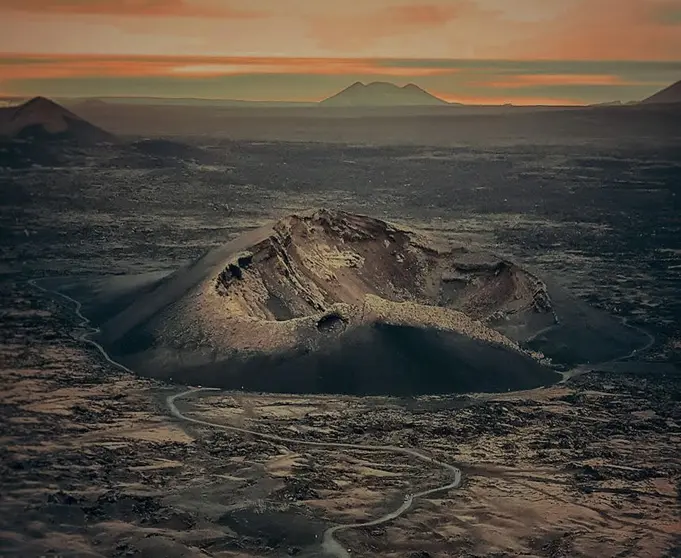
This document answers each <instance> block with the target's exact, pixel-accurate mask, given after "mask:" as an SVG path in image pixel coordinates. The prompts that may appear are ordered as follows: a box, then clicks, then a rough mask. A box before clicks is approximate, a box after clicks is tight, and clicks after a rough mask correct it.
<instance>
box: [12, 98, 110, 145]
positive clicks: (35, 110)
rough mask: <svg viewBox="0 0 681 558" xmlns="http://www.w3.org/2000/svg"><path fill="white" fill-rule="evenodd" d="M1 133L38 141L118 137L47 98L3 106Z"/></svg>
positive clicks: (94, 141)
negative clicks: (16, 105)
mask: <svg viewBox="0 0 681 558" xmlns="http://www.w3.org/2000/svg"><path fill="white" fill-rule="evenodd" d="M0 136H5V137H8V138H13V139H24V140H35V141H45V140H68V141H72V142H76V143H82V144H92V143H98V142H106V141H113V140H114V139H115V138H114V136H113V135H112V134H109V133H108V132H105V131H104V130H102V129H101V128H98V127H97V126H94V125H93V124H90V123H89V122H87V121H85V120H83V119H82V118H80V117H79V116H77V115H75V114H74V113H72V112H71V111H69V110H67V109H65V108H64V107H62V106H61V105H58V104H57V103H55V102H53V101H50V100H49V99H46V98H44V97H35V98H34V99H31V100H30V101H28V102H26V103H24V104H23V105H20V106H18V107H13V108H5V109H2V114H0Z"/></svg>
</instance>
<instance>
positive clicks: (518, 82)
mask: <svg viewBox="0 0 681 558" xmlns="http://www.w3.org/2000/svg"><path fill="white" fill-rule="evenodd" d="M640 84H641V82H634V81H628V80H625V79H623V78H622V77H621V76H618V75H613V74H516V75H510V76H504V77H503V78H502V79H495V80H490V81H483V82H480V83H478V84H476V85H479V86H481V87H495V88H505V89H506V88H508V89H523V88H527V87H538V86H549V87H564V86H566V85H583V86H590V85H594V86H608V85H612V86H622V85H640Z"/></svg>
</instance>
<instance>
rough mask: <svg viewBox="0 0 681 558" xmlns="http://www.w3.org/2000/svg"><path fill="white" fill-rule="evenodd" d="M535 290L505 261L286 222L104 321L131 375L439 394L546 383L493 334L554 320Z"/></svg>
mask: <svg viewBox="0 0 681 558" xmlns="http://www.w3.org/2000/svg"><path fill="white" fill-rule="evenodd" d="M553 319H554V318H553V313H552V308H551V302H550V299H549V296H548V294H547V292H546V289H545V287H544V284H543V283H542V282H541V281H540V280H539V279H538V278H536V277H535V276H533V275H532V274H530V273H528V272H526V271H524V270H523V269H521V268H519V267H518V266H516V265H515V264H513V263H511V262H509V261H506V260H503V259H500V258H498V257H496V256H492V255H489V254H483V253H478V252H473V251H470V250H469V249H467V248H466V247H463V246H445V245H440V244H438V243H437V242H436V241H435V240H433V239H430V238H427V237H425V236H423V235H422V234H419V233H416V232H413V231H409V230H406V229H403V228H398V227H396V226H393V225H390V224H388V223H385V222H383V221H379V220H376V219H371V218H369V217H363V216H358V215H352V214H348V213H344V212H340V211H326V210H320V211H315V212H309V213H305V214H300V215H293V216H291V217H287V218H285V219H282V220H280V221H278V222H277V223H275V224H273V225H272V226H267V227H264V228H261V229H258V230H255V231H252V232H250V233H247V234H245V235H243V236H242V237H240V238H238V239H237V240H235V241H233V242H230V243H229V244H227V245H225V246H224V247H221V248H219V249H217V250H214V251H212V252H210V253H208V254H207V255H206V256H204V257H203V258H201V259H200V260H198V261H197V262H195V263H194V264H192V265H191V266H189V267H187V268H185V269H181V270H179V271H177V272H176V273H174V274H173V275H171V276H169V277H167V278H165V279H163V280H162V281H161V282H160V283H158V284H157V285H156V286H155V287H154V288H153V289H151V290H147V291H146V292H145V294H143V295H141V296H140V298H139V300H135V301H134V302H133V303H132V304H131V305H130V306H129V307H128V308H127V309H125V310H124V311H122V312H121V313H119V314H118V315H116V316H114V317H113V318H111V319H110V320H108V321H107V322H106V323H105V324H104V325H103V327H102V342H103V343H104V344H105V346H106V347H107V348H108V349H110V350H111V351H112V353H113V354H114V355H115V356H116V357H117V358H119V359H121V360H123V362H125V363H126V364H129V365H131V366H132V367H133V368H134V369H136V370H140V371H142V372H144V373H145V374H149V375H153V376H156V377H164V378H167V377H172V378H173V379H174V380H176V381H177V380H179V381H182V382H186V383H201V384H204V385H214V386H219V387H229V388H242V387H243V388H245V389H251V390H262V391H282V392H336V393H337V392H340V393H385V394H391V393H393V394H394V393H399V394H408V393H435V392H437V393H439V392H457V391H478V390H485V391H498V390H507V389H517V388H530V387H535V386H539V385H544V384H548V383H551V382H553V381H555V380H556V378H557V375H556V374H554V373H553V372H552V371H551V370H549V369H548V368H547V367H545V366H543V365H542V364H540V362H539V361H538V358H537V355H531V354H529V353H527V352H525V351H523V350H521V349H520V348H519V347H518V345H517V344H516V343H515V342H514V341H512V340H511V339H509V338H508V337H506V336H504V335H503V334H502V333H499V332H498V331H495V330H494V329H492V327H491V325H493V324H495V323H499V322H504V323H509V324H514V323H515V324H518V323H533V324H534V327H536V328H541V327H545V326H547V325H550V324H551V323H553Z"/></svg>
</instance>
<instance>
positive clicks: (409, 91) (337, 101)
mask: <svg viewBox="0 0 681 558" xmlns="http://www.w3.org/2000/svg"><path fill="white" fill-rule="evenodd" d="M321 104H323V105H326V106H345V107H353V106H354V107H362V106H366V107H380V106H437V105H446V104H448V103H447V102H446V101H443V100H442V99H439V98H438V97H435V96H434V95H432V94H430V93H428V92H427V91H425V90H424V89H422V88H420V87H419V86H418V85H416V84H414V83H408V84H406V85H404V86H402V87H400V86H398V85H395V84H394V83H390V82H388V81H373V82H370V83H367V84H364V83H362V82H361V81H358V82H355V83H353V84H352V85H351V86H350V87H347V88H346V89H344V90H343V91H341V92H340V93H337V94H336V95H333V96H332V97H329V98H328V99H325V100H323V101H322V102H321Z"/></svg>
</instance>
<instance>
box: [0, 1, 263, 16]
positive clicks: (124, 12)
mask: <svg viewBox="0 0 681 558" xmlns="http://www.w3.org/2000/svg"><path fill="white" fill-rule="evenodd" d="M0 9H2V10H7V11H17V12H31V13H39V14H44V13H53V14H67V15H109V16H112V15H113V16H139V17H144V16H156V17H158V16H173V17H222V18H251V17H259V16H261V15H262V14H261V13H260V12H255V11H250V10H242V9H233V8H230V7H228V6H225V3H224V2H221V3H215V2H211V3H209V2H205V1H204V2H196V1H194V2H191V1H187V0H2V3H1V4H0Z"/></svg>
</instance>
